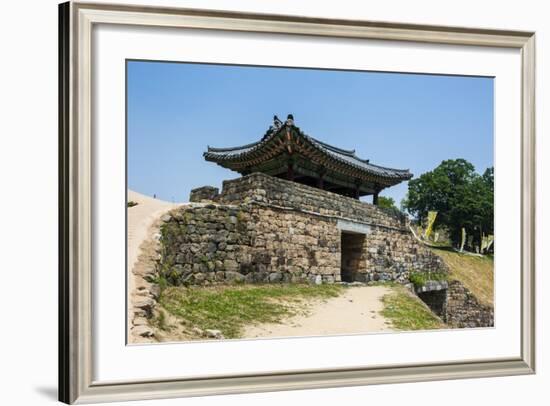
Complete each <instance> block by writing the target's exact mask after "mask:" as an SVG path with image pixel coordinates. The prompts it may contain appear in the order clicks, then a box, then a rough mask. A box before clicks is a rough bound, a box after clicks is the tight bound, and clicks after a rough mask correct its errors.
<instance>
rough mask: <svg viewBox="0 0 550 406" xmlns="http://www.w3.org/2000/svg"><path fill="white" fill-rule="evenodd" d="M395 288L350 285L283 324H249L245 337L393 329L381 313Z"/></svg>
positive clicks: (348, 332) (330, 333)
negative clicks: (384, 302) (384, 300)
mask: <svg viewBox="0 0 550 406" xmlns="http://www.w3.org/2000/svg"><path fill="white" fill-rule="evenodd" d="M391 291H392V290H391V289H390V288H387V287H384V286H357V287H349V288H347V289H346V291H345V293H344V294H342V295H341V296H338V297H336V298H332V299H328V300H327V301H324V302H319V303H316V304H314V305H313V306H312V307H311V308H310V311H309V312H308V315H305V316H303V315H297V316H294V317H291V318H289V319H288V320H285V321H283V323H281V324H277V323H269V324H261V325H256V326H250V327H247V328H246V329H245V333H244V335H243V338H258V337H262V338H265V337H288V336H312V335H332V334H354V333H355V334H357V333H368V332H376V331H390V330H391V328H390V324H389V322H387V320H386V319H385V318H384V317H383V316H381V315H380V313H379V312H380V311H381V310H382V309H383V307H384V305H383V304H382V297H383V296H384V295H385V294H387V293H390V292H391Z"/></svg>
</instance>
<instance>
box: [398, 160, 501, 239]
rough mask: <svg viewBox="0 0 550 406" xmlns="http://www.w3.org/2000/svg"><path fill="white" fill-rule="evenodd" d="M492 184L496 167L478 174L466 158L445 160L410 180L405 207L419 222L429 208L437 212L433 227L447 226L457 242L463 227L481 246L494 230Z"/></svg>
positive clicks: (425, 215) (452, 237) (422, 219)
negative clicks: (487, 235) (480, 242)
mask: <svg viewBox="0 0 550 406" xmlns="http://www.w3.org/2000/svg"><path fill="white" fill-rule="evenodd" d="M493 184H494V180H493V168H488V169H487V170H486V171H485V172H484V173H483V175H479V174H477V173H476V171H475V168H474V166H473V165H472V164H471V163H469V162H468V161H466V160H465V159H454V160H452V159H451V160H446V161H443V162H441V164H440V165H439V166H438V167H437V168H435V169H434V170H432V171H430V172H426V173H424V174H422V175H421V176H420V177H418V178H416V179H413V180H411V181H409V191H408V193H407V197H406V198H405V199H404V201H403V202H402V206H403V208H404V209H406V210H407V211H408V212H409V213H410V214H411V215H413V216H414V217H416V218H417V219H418V220H419V221H425V219H426V217H427V215H428V211H430V210H435V211H437V212H438V215H437V219H436V222H435V225H434V227H438V226H445V227H446V228H448V229H449V232H450V237H451V240H452V242H453V243H454V244H455V245H458V244H459V243H460V237H461V229H462V227H464V228H465V229H466V232H467V233H468V235H472V236H473V237H474V245H479V241H481V236H482V234H483V233H485V234H492V233H493V226H494V224H493V213H494V205H493V190H494V187H493Z"/></svg>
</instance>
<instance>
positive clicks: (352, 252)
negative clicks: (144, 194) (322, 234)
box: [341, 232, 366, 282]
mask: <svg viewBox="0 0 550 406" xmlns="http://www.w3.org/2000/svg"><path fill="white" fill-rule="evenodd" d="M364 243H365V235H364V234H356V233H346V232H342V238H341V253H342V258H341V277H342V282H354V281H356V280H357V275H358V274H359V270H360V269H361V267H365V266H366V264H365V263H364V259H363V255H362V252H363V245H364Z"/></svg>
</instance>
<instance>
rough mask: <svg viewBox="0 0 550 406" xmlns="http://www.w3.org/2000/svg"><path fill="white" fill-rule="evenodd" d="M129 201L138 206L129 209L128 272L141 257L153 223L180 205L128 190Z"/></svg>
mask: <svg viewBox="0 0 550 406" xmlns="http://www.w3.org/2000/svg"><path fill="white" fill-rule="evenodd" d="M128 201H129V202H130V201H133V202H137V203H138V205H137V206H134V207H129V208H128V272H130V271H131V270H132V268H133V267H134V264H135V263H136V261H137V258H138V256H139V246H140V245H141V243H142V242H143V241H144V240H145V239H146V238H147V232H148V230H149V227H150V226H151V224H153V222H154V221H155V220H156V219H157V218H159V217H160V216H162V214H163V213H164V212H166V211H168V210H170V209H173V208H174V207H177V206H178V204H175V203H170V202H165V201H163V200H158V199H153V198H152V197H149V196H145V195H142V194H140V193H137V192H134V191H132V190H128Z"/></svg>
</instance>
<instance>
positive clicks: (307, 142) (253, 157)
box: [204, 115, 413, 188]
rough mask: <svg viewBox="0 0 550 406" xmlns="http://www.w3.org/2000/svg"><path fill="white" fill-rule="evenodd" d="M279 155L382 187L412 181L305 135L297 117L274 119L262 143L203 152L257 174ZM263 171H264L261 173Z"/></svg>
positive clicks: (223, 163)
mask: <svg viewBox="0 0 550 406" xmlns="http://www.w3.org/2000/svg"><path fill="white" fill-rule="evenodd" d="M280 156H284V157H286V159H288V158H291V157H296V156H299V157H302V158H303V159H304V160H306V161H308V162H311V163H312V164H313V165H315V166H318V167H323V168H326V169H327V170H330V171H332V172H336V173H339V174H341V175H343V176H346V177H350V178H353V179H355V180H357V181H359V182H371V183H373V184H377V185H379V187H380V188H384V187H388V186H392V185H395V184H398V183H400V182H402V181H404V180H408V179H410V178H412V176H413V175H412V174H411V173H410V172H409V170H408V169H395V168H388V167H384V166H380V165H375V164H373V163H371V162H370V161H369V160H368V159H362V158H360V157H358V156H357V155H356V154H355V150H346V149H342V148H338V147H335V146H333V145H330V144H327V143H325V142H323V141H320V140H318V139H316V138H314V137H312V136H310V135H307V134H305V133H304V132H303V131H302V130H300V128H298V127H297V126H295V125H294V118H293V117H292V115H289V118H288V119H287V120H286V122H285V123H282V122H281V121H280V120H278V118H277V116H275V118H274V124H273V125H272V126H270V128H269V130H268V131H267V132H266V133H265V135H264V136H263V137H262V139H261V140H260V141H257V142H253V143H251V144H247V145H242V146H238V147H231V148H213V147H210V146H209V147H208V150H207V151H206V152H205V153H204V158H205V159H206V160H207V161H212V162H216V163H217V164H219V165H221V166H223V167H226V168H229V169H232V170H235V171H237V172H241V173H243V172H249V171H250V170H251V169H255V170H256V171H258V168H261V167H262V164H263V163H265V162H267V161H270V160H273V159H277V158H278V157H280ZM259 171H261V169H260V170H259Z"/></svg>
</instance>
